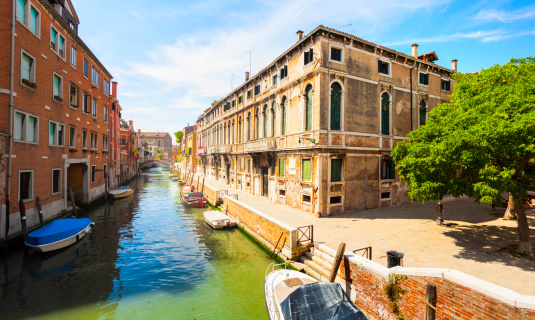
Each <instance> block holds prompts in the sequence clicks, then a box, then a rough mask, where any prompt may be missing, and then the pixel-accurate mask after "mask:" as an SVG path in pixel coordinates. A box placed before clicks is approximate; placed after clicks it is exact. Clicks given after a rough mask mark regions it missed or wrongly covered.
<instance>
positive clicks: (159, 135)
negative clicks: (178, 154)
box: [141, 132, 171, 138]
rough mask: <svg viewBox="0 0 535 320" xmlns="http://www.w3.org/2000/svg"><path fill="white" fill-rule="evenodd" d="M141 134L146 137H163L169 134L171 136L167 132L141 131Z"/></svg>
mask: <svg viewBox="0 0 535 320" xmlns="http://www.w3.org/2000/svg"><path fill="white" fill-rule="evenodd" d="M141 136H142V137H148V138H165V137H166V136H169V138H171V135H170V134H169V133H168V132H141Z"/></svg>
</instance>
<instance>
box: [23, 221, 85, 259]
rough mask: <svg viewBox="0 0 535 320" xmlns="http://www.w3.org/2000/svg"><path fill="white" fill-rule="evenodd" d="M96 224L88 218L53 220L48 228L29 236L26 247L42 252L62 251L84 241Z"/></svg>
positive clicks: (42, 228) (38, 230) (40, 229)
mask: <svg viewBox="0 0 535 320" xmlns="http://www.w3.org/2000/svg"><path fill="white" fill-rule="evenodd" d="M94 224H95V223H94V222H93V221H91V220H90V219H88V218H80V219H76V218H74V217H70V218H67V219H56V220H52V221H51V222H50V223H49V224H47V225H46V226H44V227H41V228H39V229H37V230H35V231H33V232H31V233H30V234H28V238H27V239H26V245H27V246H28V247H31V248H34V249H36V250H37V251H40V252H49V251H54V250H58V249H62V248H65V247H68V246H70V245H72V244H74V243H76V242H78V241H80V240H82V238H83V237H84V236H85V235H86V234H88V233H89V231H91V228H92V227H93V225H94Z"/></svg>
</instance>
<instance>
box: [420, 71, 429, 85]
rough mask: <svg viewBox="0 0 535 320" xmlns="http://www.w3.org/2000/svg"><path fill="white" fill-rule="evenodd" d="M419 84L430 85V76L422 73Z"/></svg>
mask: <svg viewBox="0 0 535 320" xmlns="http://www.w3.org/2000/svg"><path fill="white" fill-rule="evenodd" d="M418 83H419V84H422V85H424V86H427V85H429V74H428V73H423V72H420V79H419V81H418Z"/></svg>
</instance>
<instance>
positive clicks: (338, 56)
mask: <svg viewBox="0 0 535 320" xmlns="http://www.w3.org/2000/svg"><path fill="white" fill-rule="evenodd" d="M331 60H334V61H340V62H342V49H339V48H333V47H331Z"/></svg>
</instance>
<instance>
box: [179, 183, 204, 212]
mask: <svg viewBox="0 0 535 320" xmlns="http://www.w3.org/2000/svg"><path fill="white" fill-rule="evenodd" d="M180 196H181V197H182V201H184V203H186V205H187V206H189V207H194V208H204V207H206V198H205V197H204V195H203V194H202V192H199V191H197V190H195V188H194V187H192V186H190V185H185V186H183V187H182V189H181V190H180Z"/></svg>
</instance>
